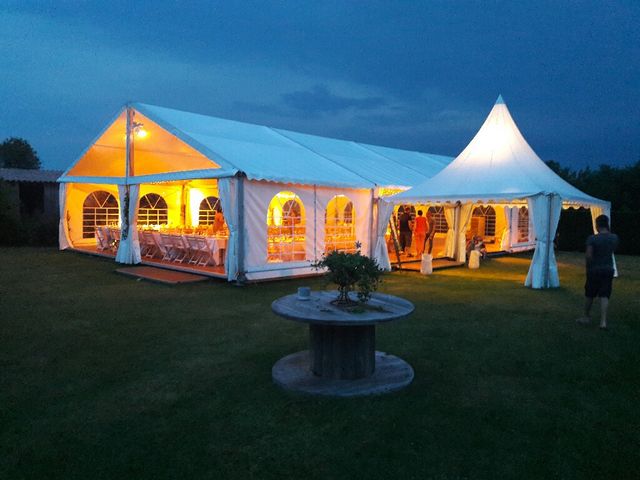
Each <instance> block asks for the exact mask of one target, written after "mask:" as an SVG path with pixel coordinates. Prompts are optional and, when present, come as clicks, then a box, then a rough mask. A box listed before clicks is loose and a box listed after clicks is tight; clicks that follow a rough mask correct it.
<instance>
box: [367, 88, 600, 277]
mask: <svg viewBox="0 0 640 480" xmlns="http://www.w3.org/2000/svg"><path fill="white" fill-rule="evenodd" d="M386 201H388V202H390V203H392V204H407V203H416V202H421V203H427V202H431V203H439V204H441V205H443V206H444V208H445V211H446V213H447V215H448V218H449V219H451V222H450V225H449V228H450V230H449V232H448V234H447V244H446V250H447V252H448V253H449V255H450V256H451V257H454V256H455V257H456V258H457V260H458V261H465V256H466V238H465V235H466V232H467V230H468V229H469V226H470V221H471V217H472V211H473V210H474V208H477V207H476V205H477V204H488V205H497V204H503V205H505V206H506V207H505V208H509V209H511V208H514V207H515V208H516V209H517V208H522V209H523V211H524V208H523V206H526V208H528V217H529V218H530V221H531V226H532V227H533V232H534V234H535V252H534V255H533V260H532V262H531V265H530V268H529V272H528V274H527V278H526V280H525V285H526V286H530V287H532V288H548V287H557V286H559V284H560V282H559V278H558V269H557V264H556V259H555V254H554V251H553V240H554V238H555V235H556V230H557V226H558V221H559V218H560V212H561V210H562V208H579V207H584V208H589V209H591V214H592V217H593V218H594V219H595V217H596V216H598V215H600V214H603V213H604V214H606V215H609V213H610V208H611V205H610V203H609V202H607V201H604V200H600V199H598V198H594V197H592V196H590V195H587V194H586V193H584V192H581V191H580V190H578V189H577V188H575V187H574V186H572V185H570V184H569V183H567V182H566V181H565V180H563V179H562V178H560V177H559V176H558V175H557V174H556V173H555V172H553V171H552V170H551V169H550V168H549V167H548V166H547V165H546V164H545V163H544V162H543V161H542V160H541V159H540V157H538V155H537V154H536V153H535V152H534V151H533V149H532V148H531V147H530V146H529V144H528V143H527V141H526V140H525V139H524V137H523V136H522V134H521V133H520V130H519V129H518V127H517V126H516V123H515V122H514V120H513V118H512V117H511V114H510V113H509V109H508V108H507V105H506V104H505V103H504V101H503V99H502V96H499V97H498V100H497V101H496V103H495V105H494V106H493V109H492V110H491V112H490V113H489V116H488V117H487V119H486V120H485V122H484V124H483V125H482V127H481V128H480V130H479V131H478V133H477V134H476V135H475V137H474V138H473V139H472V140H471V142H470V143H469V144H468V145H467V147H466V148H465V149H464V150H463V151H462V152H461V153H460V155H458V156H457V157H456V158H455V159H454V160H453V161H452V162H451V163H450V164H449V165H447V167H445V168H444V169H443V170H442V171H440V172H439V173H438V174H436V175H434V176H433V177H432V178H430V179H428V180H425V181H424V182H422V183H420V184H418V185H416V186H415V187H413V188H411V189H410V190H407V191H404V192H402V193H399V194H397V195H394V196H392V197H389V198H388V199H386ZM380 212H383V213H386V214H388V213H389V212H388V208H387V210H386V211H385V209H383V208H382V207H381V208H380ZM388 218H389V217H384V218H380V219H379V221H381V222H385V221H388ZM513 223H514V222H511V225H509V228H511V229H513V228H514V227H515V225H513Z"/></svg>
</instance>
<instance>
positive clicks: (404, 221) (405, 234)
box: [398, 206, 411, 256]
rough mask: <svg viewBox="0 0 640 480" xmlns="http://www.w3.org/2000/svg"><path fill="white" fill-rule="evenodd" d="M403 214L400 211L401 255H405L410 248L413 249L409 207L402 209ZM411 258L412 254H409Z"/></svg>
mask: <svg viewBox="0 0 640 480" xmlns="http://www.w3.org/2000/svg"><path fill="white" fill-rule="evenodd" d="M400 208H402V212H400V209H398V213H399V214H400V216H399V218H398V224H399V227H400V228H399V230H400V253H405V252H406V251H407V250H408V249H409V247H411V215H410V213H409V207H408V206H405V207H400ZM409 256H411V253H409Z"/></svg>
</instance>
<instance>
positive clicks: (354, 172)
mask: <svg viewBox="0 0 640 480" xmlns="http://www.w3.org/2000/svg"><path fill="white" fill-rule="evenodd" d="M265 128H267V129H268V130H270V131H272V132H274V133H275V134H276V135H280V136H282V137H284V138H286V139H287V140H289V141H290V142H293V143H295V144H296V145H299V146H300V147H302V148H304V149H305V150H308V151H309V152H311V153H313V154H314V155H318V156H319V157H322V158H324V159H325V160H327V161H329V162H331V163H333V164H334V165H337V166H338V167H340V168H342V169H343V170H346V171H348V172H351V173H353V174H354V175H356V176H357V177H360V178H362V179H363V180H364V181H365V182H368V183H369V184H370V185H369V186H367V187H360V188H370V187H371V186H375V185H376V183H375V182H373V181H371V180H370V179H368V178H366V177H363V176H362V175H361V174H359V173H358V172H356V171H354V170H351V169H350V168H347V167H345V166H344V165H341V164H339V163H338V162H336V161H335V160H332V159H330V158H329V157H327V156H325V155H322V154H321V153H319V152H316V151H315V150H314V149H312V148H310V147H307V146H306V145H303V144H301V143H300V142H297V141H295V140H294V139H293V138H291V137H289V136H288V135H285V134H284V133H282V132H281V131H280V130H277V129H275V128H271V127H265Z"/></svg>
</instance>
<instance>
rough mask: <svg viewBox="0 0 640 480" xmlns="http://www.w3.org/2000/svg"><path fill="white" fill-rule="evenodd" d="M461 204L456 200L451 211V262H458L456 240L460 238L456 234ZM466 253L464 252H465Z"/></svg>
mask: <svg viewBox="0 0 640 480" xmlns="http://www.w3.org/2000/svg"><path fill="white" fill-rule="evenodd" d="M461 205H462V204H461V203H460V201H459V200H458V201H457V202H456V206H455V209H454V211H453V260H455V261H458V253H459V250H460V245H459V242H458V239H459V237H460V235H459V232H458V226H459V224H460V208H461ZM465 253H466V252H465Z"/></svg>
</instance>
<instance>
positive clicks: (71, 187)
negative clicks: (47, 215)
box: [65, 183, 120, 247]
mask: <svg viewBox="0 0 640 480" xmlns="http://www.w3.org/2000/svg"><path fill="white" fill-rule="evenodd" d="M66 185H67V188H66V195H65V196H66V202H65V203H66V211H67V212H68V214H69V221H68V225H67V226H68V230H67V231H68V239H69V245H70V246H71V247H76V246H83V245H84V246H87V245H89V246H93V245H95V244H96V241H95V239H94V238H83V235H82V224H83V207H84V202H85V200H86V199H87V197H88V196H89V195H91V193H93V192H99V191H103V192H108V193H110V194H111V195H113V196H114V197H115V198H116V200H117V201H118V205H119V204H120V200H119V197H118V187H117V186H116V185H105V184H96V183H68V184H66ZM65 215H66V214H65Z"/></svg>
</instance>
